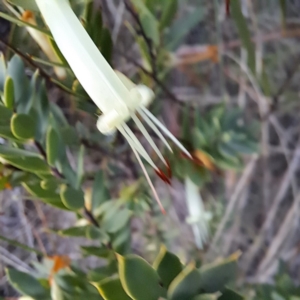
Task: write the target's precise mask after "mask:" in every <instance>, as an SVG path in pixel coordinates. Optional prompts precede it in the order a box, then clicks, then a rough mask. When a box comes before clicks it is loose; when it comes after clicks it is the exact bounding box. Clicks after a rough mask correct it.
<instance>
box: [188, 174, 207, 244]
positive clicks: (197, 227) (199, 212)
mask: <svg viewBox="0 0 300 300" xmlns="http://www.w3.org/2000/svg"><path fill="white" fill-rule="evenodd" d="M185 194H186V201H187V208H188V211H189V217H188V218H187V223H189V224H190V225H191V226H192V229H193V233H194V238H195V243H196V246H197V247H198V248H199V249H203V246H204V244H205V243H206V241H207V239H208V234H209V233H208V221H209V220H210V219H211V214H210V213H209V212H206V211H205V208H204V205H203V201H202V198H201V195H200V194H199V191H198V186H197V185H195V184H194V183H193V181H192V180H191V179H190V178H189V177H188V176H187V177H186V178H185Z"/></svg>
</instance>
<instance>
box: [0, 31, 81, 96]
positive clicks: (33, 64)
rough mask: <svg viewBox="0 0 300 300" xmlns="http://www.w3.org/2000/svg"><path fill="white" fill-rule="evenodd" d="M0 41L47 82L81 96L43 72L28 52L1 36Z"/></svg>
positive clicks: (66, 91)
mask: <svg viewBox="0 0 300 300" xmlns="http://www.w3.org/2000/svg"><path fill="white" fill-rule="evenodd" d="M0 42H1V43H2V44H3V45H5V46H6V47H7V48H9V49H10V50H12V51H13V52H14V53H15V54H18V55H19V56H21V57H22V58H23V59H24V60H25V61H26V62H27V63H28V64H29V65H31V66H32V67H33V68H35V69H37V70H38V71H39V73H40V75H41V76H42V77H43V78H45V80H46V81H47V82H48V83H52V84H54V85H55V86H56V87H57V88H59V89H60V90H62V91H64V92H65V93H68V94H70V95H73V96H76V97H81V98H83V96H82V95H78V94H76V93H74V92H73V91H72V90H71V89H69V88H68V87H66V86H64V85H63V84H61V83H60V82H59V81H57V80H55V79H54V78H52V77H51V76H50V75H48V74H47V72H45V71H44V70H43V69H42V68H41V67H40V66H38V65H37V64H36V63H35V62H34V61H33V60H32V59H31V57H30V55H28V54H24V53H23V52H21V51H20V50H18V49H17V48H15V47H14V46H12V45H11V44H9V43H7V42H5V41H4V40H3V38H2V37H0Z"/></svg>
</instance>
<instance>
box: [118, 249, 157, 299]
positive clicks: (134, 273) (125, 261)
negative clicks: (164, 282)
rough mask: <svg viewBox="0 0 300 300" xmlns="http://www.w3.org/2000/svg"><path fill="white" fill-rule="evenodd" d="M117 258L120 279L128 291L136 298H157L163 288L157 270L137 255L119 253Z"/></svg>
mask: <svg viewBox="0 0 300 300" xmlns="http://www.w3.org/2000/svg"><path fill="white" fill-rule="evenodd" d="M117 258H118V263H119V276H120V280H121V283H122V286H123V288H124V290H125V291H126V293H127V294H128V295H129V296H130V297H131V298H132V299H134V300H157V299H158V298H159V296H160V289H161V288H160V286H159V277H158V275H157V273H156V272H155V270H154V269H153V268H152V267H151V266H150V265H149V264H148V263H147V262H146V261H145V260H144V259H142V258H141V257H139V256H137V255H133V254H132V255H127V256H121V255H119V254H117Z"/></svg>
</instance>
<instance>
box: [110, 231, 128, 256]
mask: <svg viewBox="0 0 300 300" xmlns="http://www.w3.org/2000/svg"><path fill="white" fill-rule="evenodd" d="M111 244H112V248H113V249H114V250H115V251H116V252H118V253H120V254H123V255H125V254H127V253H129V252H131V251H130V250H131V231H130V226H126V227H124V228H123V230H121V231H119V232H117V233H116V234H114V235H113V237H112V242H111Z"/></svg>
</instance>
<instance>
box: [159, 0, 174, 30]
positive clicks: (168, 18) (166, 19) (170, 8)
mask: <svg viewBox="0 0 300 300" xmlns="http://www.w3.org/2000/svg"><path fill="white" fill-rule="evenodd" d="M177 9H178V0H168V2H167V4H166V5H164V6H163V13H162V16H161V18H160V22H159V29H160V30H163V29H164V28H166V27H168V26H170V24H171V23H172V21H173V19H174V18H175V15H176V12H177Z"/></svg>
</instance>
